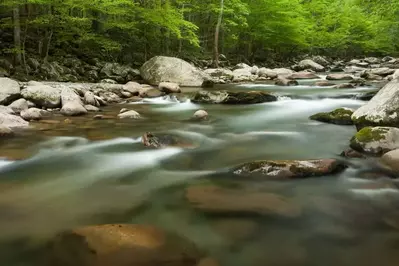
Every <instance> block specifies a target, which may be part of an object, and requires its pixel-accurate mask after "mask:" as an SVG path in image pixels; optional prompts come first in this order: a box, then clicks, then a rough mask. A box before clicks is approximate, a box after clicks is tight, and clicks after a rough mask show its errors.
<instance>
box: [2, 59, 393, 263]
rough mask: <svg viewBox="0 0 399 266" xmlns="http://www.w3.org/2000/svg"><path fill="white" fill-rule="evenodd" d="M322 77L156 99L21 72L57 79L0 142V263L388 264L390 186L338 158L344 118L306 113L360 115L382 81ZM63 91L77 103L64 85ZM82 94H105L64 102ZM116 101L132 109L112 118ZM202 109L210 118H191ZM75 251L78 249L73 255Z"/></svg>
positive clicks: (347, 130)
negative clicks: (69, 110)
mask: <svg viewBox="0 0 399 266" xmlns="http://www.w3.org/2000/svg"><path fill="white" fill-rule="evenodd" d="M251 68H252V67H251ZM244 69H245V68H244ZM299 73H302V72H299ZM308 73H310V72H308ZM331 74H332V73H325V72H317V73H315V76H317V77H313V78H312V79H309V78H307V79H300V78H297V79H295V80H296V82H298V85H296V86H281V85H276V84H275V83H276V80H271V79H270V80H265V81H263V82H262V83H261V84H259V83H258V82H256V83H254V82H250V83H248V82H241V83H238V84H215V85H214V86H213V87H212V88H200V87H180V86H179V87H180V92H173V93H171V92H168V93H166V92H165V95H159V94H158V95H153V96H152V97H148V96H147V95H146V96H145V97H139V96H133V95H131V96H130V97H126V96H124V97H122V96H123V95H124V94H122V92H123V91H126V90H125V88H126V87H125V86H124V85H119V84H86V83H84V84H70V83H54V82H50V83H46V82H43V83H42V84H37V83H33V85H32V83H31V84H25V83H22V85H23V86H27V87H29V86H31V87H33V88H34V87H37V86H38V87H43V86H50V87H51V91H52V92H53V91H54V90H55V91H57V88H62V89H61V90H60V94H59V98H58V96H57V97H55V98H56V99H59V100H60V102H59V103H58V104H59V106H57V107H50V106H47V107H45V108H44V109H46V111H47V112H48V114H47V117H46V116H44V117H42V119H41V120H35V119H34V120H31V121H29V126H30V128H25V129H23V130H19V129H18V130H15V131H14V135H13V136H10V137H7V138H2V139H1V142H0V147H1V149H0V150H1V154H0V155H1V156H4V157H5V159H4V160H2V161H1V166H0V180H1V181H0V185H1V186H0V189H1V193H0V208H1V209H2V210H3V216H2V217H0V228H2V229H3V232H4V233H3V234H2V236H0V245H2V248H1V249H0V250H1V252H0V260H1V262H2V263H4V264H7V265H20V264H21V263H24V264H25V265H29V266H31V265H32V266H33V265H34V266H36V265H43V263H42V261H41V259H42V258H43V257H45V258H47V259H48V261H47V262H46V263H47V264H44V265H57V266H58V265H82V266H86V265H96V266H97V265H103V264H101V263H102V262H103V261H105V262H107V263H111V262H112V265H118V266H119V265H126V264H124V263H126V262H130V263H131V264H129V265H134V266H136V265H140V266H141V265H164V264H163V263H164V261H168V262H171V261H172V262H173V263H175V265H182V266H196V265H207V266H209V265H228V266H230V265H231V266H236V265H237V266H239V265H254V266H258V265H281V266H283V265H284V266H285V265H287V266H288V265H290V266H291V265H320V264H322V263H323V264H327V265H330V264H331V265H337V264H339V265H344V266H346V265H348V266H349V265H350V266H353V265H355V266H356V265H359V266H360V265H361V266H364V265H366V266H368V265H370V266H374V265H380V264H379V263H381V264H382V265H396V264H397V263H398V257H397V252H396V244H397V241H398V240H399V238H398V234H397V228H398V225H397V224H398V221H399V219H398V218H397V217H398V216H397V212H396V208H395V206H396V204H398V202H399V201H398V200H399V198H398V195H399V194H398V190H397V182H396V181H395V180H394V179H390V178H389V176H387V175H386V174H385V173H384V172H382V171H379V170H378V169H377V170H376V169H374V170H373V169H371V168H370V166H372V165H373V164H377V163H378V161H379V160H380V159H379V158H378V157H375V156H374V155H371V154H370V153H368V152H362V154H363V155H364V156H367V157H368V158H367V159H364V158H362V159H346V158H343V157H342V156H340V154H341V153H342V151H344V150H347V149H348V148H349V147H350V146H351V141H350V140H351V139H352V138H353V137H354V136H355V135H356V134H357V133H356V132H357V129H356V126H355V125H354V124H353V123H352V124H351V125H337V124H334V123H324V122H320V121H317V120H313V119H310V117H311V116H313V115H315V114H317V113H328V112H331V111H333V110H335V109H338V108H348V109H352V110H353V111H355V113H356V111H357V110H359V109H360V108H362V107H363V106H367V105H368V104H370V103H372V101H369V100H370V98H371V97H372V95H374V94H375V93H376V92H377V91H379V90H380V87H382V86H383V84H385V83H386V82H387V81H382V82H381V84H380V83H374V82H372V83H370V81H369V82H367V80H366V84H364V85H360V84H359V83H350V84H356V87H355V88H338V87H337V85H341V84H344V83H349V82H350V81H353V80H355V81H358V80H359V77H357V75H359V74H355V75H353V74H352V75H351V77H352V79H351V80H332V79H330V80H327V76H328V75H331ZM338 74H340V75H341V74H344V73H338ZM301 75H302V74H301ZM345 75H347V74H345ZM330 77H331V76H330ZM341 77H342V75H341ZM284 78H286V77H284ZM346 78H348V76H346ZM189 80H190V81H192V80H193V79H192V78H190V79H189ZM292 80H294V79H292ZM325 82H329V83H330V84H329V86H320V85H316V84H320V83H325ZM367 83H368V84H367ZM131 84H132V83H131ZM391 84H395V83H391ZM135 85H136V84H135ZM139 85H140V88H141V89H142V88H143V87H144V88H151V89H145V90H144V91H147V92H148V91H149V90H152V91H154V90H155V91H156V92H157V93H159V92H161V91H160V89H159V87H158V88H157V87H156V86H144V85H143V84H139ZM395 86H396V85H395ZM341 87H342V86H341ZM111 88H112V89H111ZM385 88H387V87H385ZM26 89H27V88H26V87H23V89H22V90H21V92H20V93H21V95H27V94H26V92H25V93H24V92H23V90H26ZM70 89H71V90H72V89H73V91H74V92H75V93H76V95H78V97H79V100H78V98H76V96H75V94H72V96H71V94H67V96H68V97H66V96H65V93H66V92H65V90H67V91H68V93H69V92H70ZM30 90H32V89H30ZM96 90H98V91H97V92H96ZM383 90H384V89H383ZM63 91H64V92H63ZM88 92H91V93H93V94H94V96H96V97H99V98H100V99H101V100H104V102H105V103H106V105H99V106H98V108H99V109H100V111H98V112H88V113H86V114H82V115H79V116H75V115H74V116H70V115H67V114H66V113H62V111H61V110H62V108H63V107H64V106H63V103H62V95H64V97H65V98H66V100H64V102H66V103H68V102H70V101H69V100H71V99H72V100H73V101H72V102H75V103H76V102H79V101H80V102H79V104H81V105H82V106H83V107H85V105H87V102H86V97H85V95H86V94H87V93H88ZM138 93H140V91H138ZM370 93H372V95H370ZM114 95H116V96H117V97H118V98H117V99H118V100H117V101H115V102H113V101H112V100H115V99H116V96H114ZM96 97H94V99H97V101H98V102H99V100H98V98H96ZM376 97H377V96H376ZM87 98H88V97H87ZM377 98H378V97H377ZM33 99H35V100H37V99H39V98H37V97H36V94H35V97H34V98H33ZM24 100H26V101H29V100H30V99H29V98H25V97H24ZM53 100H54V98H53ZM41 102H42V103H45V104H54V102H53V101H49V100H46V101H41ZM254 102H256V103H254ZM66 103H65V104H66ZM233 103H234V104H233ZM237 103H241V104H237ZM39 107H40V109H41V110H43V106H39ZM10 108H11V107H10ZM58 108H59V110H58ZM363 108H364V107H363ZM47 109H50V110H47ZM123 109H127V110H131V111H134V112H133V113H130V114H129V115H127V117H126V118H121V116H120V115H121V114H122V115H123V114H124V113H125V114H126V113H127V112H129V111H126V110H123ZM28 110H29V109H28ZM121 110H123V111H122V112H121ZM198 110H205V111H206V112H207V114H208V116H203V117H201V119H196V118H198V117H193V115H194V113H195V112H197V111H198ZM136 112H137V113H138V114H139V116H138V117H137V114H136ZM20 115H21V113H20ZM15 116H17V115H15ZM17 117H18V116H17ZM21 119H22V118H21ZM334 121H336V120H334ZM380 140H381V139H380ZM384 143H385V144H386V142H384ZM385 144H384V145H385ZM6 158H7V159H6ZM15 159H17V160H15ZM254 162H256V163H255V164H254ZM373 171H374V172H373ZM50 218H51V219H50ZM109 224H115V225H114V226H113V227H112V226H111V227H110V226H109ZM119 224H124V225H122V226H119ZM125 224H133V226H130V227H129V226H127V227H126V225H125ZM135 224H139V225H145V226H144V227H143V226H135ZM88 225H100V226H99V227H95V228H93V227H85V226H88ZM101 225H102V226H101ZM153 227H155V228H153ZM115 228H117V229H115ZM64 230H66V231H67V232H66V233H64V234H61V235H58V233H59V232H62V231H64ZM170 234H172V235H173V234H177V235H179V236H180V237H183V238H176V237H175V236H170ZM121 236H123V238H122V239H123V240H124V241H122V242H120V241H119V240H120V239H121ZM165 236H168V237H166V238H165ZM169 236H170V237H169ZM74 237H77V239H82V237H83V239H85V241H87V243H88V245H89V250H91V252H87V250H88V249H87V246H86V244H82V243H81V242H79V241H78V242H69V241H70V240H71V239H74ZM21 239H24V244H23V245H15V244H14V243H19V242H18V241H20V240H21ZM98 239H101V241H98ZM165 239H167V240H165ZM176 239H177V240H176ZM172 240H173V241H172ZM49 241H50V245H47V244H48V242H49ZM99 242H101V244H98V243H99ZM124 249H128V250H129V254H126V253H124V251H123V250H124ZM73 250H75V251H76V250H78V251H79V252H81V253H79V254H81V255H80V256H76V257H74V258H73V259H72V260H71V261H70V260H69V259H66V258H69V257H70V254H72V252H74V251H73ZM370 250H373V252H370ZM93 254H94V255H93ZM121 254H125V255H123V256H122V255H121ZM146 254H147V255H146ZM182 254H184V255H182ZM281 254H284V256H281ZM326 257H328V258H329V259H328V261H326V259H325V258H326ZM38 258H39V261H40V262H39V263H38V262H37V259H38ZM121 258H124V259H121ZM138 258H144V259H143V260H141V261H140V260H139V261H138ZM152 258H160V260H161V261H152V260H151V259H152ZM88 261H90V262H91V263H92V264H87V263H88ZM68 263H69V264H68ZM205 263H206V264H205ZM108 265H110V264H108Z"/></svg>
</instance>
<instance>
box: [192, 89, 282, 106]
mask: <svg viewBox="0 0 399 266" xmlns="http://www.w3.org/2000/svg"><path fill="white" fill-rule="evenodd" d="M191 101H192V102H193V103H208V104H256V103H264V102H273V101H277V97H276V96H274V95H272V94H269V93H267V92H260V91H248V92H233V91H198V92H197V93H196V94H195V95H194V97H193V98H192V99H191Z"/></svg>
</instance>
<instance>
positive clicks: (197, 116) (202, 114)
mask: <svg viewBox="0 0 399 266" xmlns="http://www.w3.org/2000/svg"><path fill="white" fill-rule="evenodd" d="M192 119H193V120H197V121H201V120H207V119H208V112H207V111H205V110H198V111H196V112H195V113H194V115H193V117H192Z"/></svg>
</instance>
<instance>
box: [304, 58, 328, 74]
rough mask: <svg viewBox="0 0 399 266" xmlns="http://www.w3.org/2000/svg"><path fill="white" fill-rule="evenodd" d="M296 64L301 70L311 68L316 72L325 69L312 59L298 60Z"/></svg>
mask: <svg viewBox="0 0 399 266" xmlns="http://www.w3.org/2000/svg"><path fill="white" fill-rule="evenodd" d="M298 66H299V68H300V69H301V70H305V69H312V70H314V71H316V72H323V71H325V67H323V66H322V65H320V64H317V63H316V62H314V61H313V60H310V59H305V60H302V61H301V62H299V64H298Z"/></svg>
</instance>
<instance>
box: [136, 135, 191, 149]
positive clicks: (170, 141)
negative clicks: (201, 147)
mask: <svg viewBox="0 0 399 266" xmlns="http://www.w3.org/2000/svg"><path fill="white" fill-rule="evenodd" d="M142 143H143V144H144V146H146V147H152V148H157V149H159V148H166V147H181V148H196V147H198V145H196V144H194V143H193V142H192V141H191V140H189V139H186V138H184V137H182V136H179V135H174V134H170V133H151V132H146V133H145V134H144V135H143V136H142Z"/></svg>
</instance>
